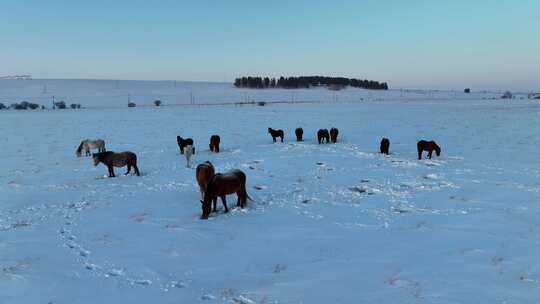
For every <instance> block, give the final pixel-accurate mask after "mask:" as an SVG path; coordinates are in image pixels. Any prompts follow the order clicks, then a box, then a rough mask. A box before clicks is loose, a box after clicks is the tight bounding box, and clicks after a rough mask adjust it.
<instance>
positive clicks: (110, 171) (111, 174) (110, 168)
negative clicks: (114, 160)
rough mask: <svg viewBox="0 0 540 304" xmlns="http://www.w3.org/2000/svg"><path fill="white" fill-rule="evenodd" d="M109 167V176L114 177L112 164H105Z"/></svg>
mask: <svg viewBox="0 0 540 304" xmlns="http://www.w3.org/2000/svg"><path fill="white" fill-rule="evenodd" d="M107 167H108V169H109V177H115V175H114V169H113V166H107Z"/></svg>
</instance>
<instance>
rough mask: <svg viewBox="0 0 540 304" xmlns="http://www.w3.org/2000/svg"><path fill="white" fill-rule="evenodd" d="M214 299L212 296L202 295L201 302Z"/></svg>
mask: <svg viewBox="0 0 540 304" xmlns="http://www.w3.org/2000/svg"><path fill="white" fill-rule="evenodd" d="M215 299H216V297H214V296H213V295H211V294H203V295H202V296H201V300H215Z"/></svg>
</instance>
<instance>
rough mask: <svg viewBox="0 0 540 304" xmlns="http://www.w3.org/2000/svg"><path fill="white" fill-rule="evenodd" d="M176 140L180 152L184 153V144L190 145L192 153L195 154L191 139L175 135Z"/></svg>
mask: <svg viewBox="0 0 540 304" xmlns="http://www.w3.org/2000/svg"><path fill="white" fill-rule="evenodd" d="M176 142H177V143H178V147H179V148H180V154H184V147H186V146H192V147H193V154H195V147H194V146H193V139H191V138H182V137H180V136H176Z"/></svg>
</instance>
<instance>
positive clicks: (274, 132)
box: [268, 128, 285, 142]
mask: <svg viewBox="0 0 540 304" xmlns="http://www.w3.org/2000/svg"><path fill="white" fill-rule="evenodd" d="M268 133H270V135H271V136H272V140H273V141H274V142H276V137H280V138H281V142H283V137H284V136H285V133H284V132H283V130H281V129H279V130H274V129H272V128H268Z"/></svg>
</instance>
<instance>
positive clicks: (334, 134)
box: [330, 128, 339, 144]
mask: <svg viewBox="0 0 540 304" xmlns="http://www.w3.org/2000/svg"><path fill="white" fill-rule="evenodd" d="M338 134H339V130H338V129H336V128H332V129H330V140H331V141H332V142H333V143H334V144H335V143H336V142H337V136H338Z"/></svg>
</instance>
